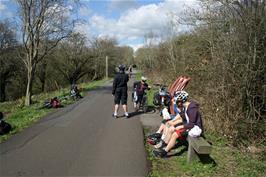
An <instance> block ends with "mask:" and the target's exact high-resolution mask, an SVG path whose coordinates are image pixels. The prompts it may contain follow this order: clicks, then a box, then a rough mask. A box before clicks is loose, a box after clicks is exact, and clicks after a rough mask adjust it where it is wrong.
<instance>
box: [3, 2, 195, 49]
mask: <svg viewBox="0 0 266 177" xmlns="http://www.w3.org/2000/svg"><path fill="white" fill-rule="evenodd" d="M70 6H71V5H70ZM71 8H77V9H75V10H76V12H77V13H76V14H75V17H77V18H79V19H81V22H80V23H78V24H77V26H76V27H75V30H76V31H77V32H80V33H83V34H85V35H86V36H87V37H88V38H92V37H113V38H116V39H117V41H118V44H119V45H121V46H123V45H128V46H131V47H133V48H134V50H136V49H138V48H139V47H142V46H143V45H145V44H148V43H158V42H160V41H163V40H164V39H166V38H167V37H169V35H170V36H171V35H176V34H178V33H181V32H184V31H188V30H189V26H186V25H180V24H179V25H171V24H173V22H175V21H176V20H178V19H179V18H180V17H181V16H182V15H183V13H184V10H185V9H186V8H197V0H80V6H78V7H76V6H71ZM16 17H17V7H16V4H15V3H14V1H13V0H0V20H3V19H6V18H9V19H15V18H16ZM174 24H176V23H174ZM166 34H167V35H166ZM151 36H152V37H151Z"/></svg>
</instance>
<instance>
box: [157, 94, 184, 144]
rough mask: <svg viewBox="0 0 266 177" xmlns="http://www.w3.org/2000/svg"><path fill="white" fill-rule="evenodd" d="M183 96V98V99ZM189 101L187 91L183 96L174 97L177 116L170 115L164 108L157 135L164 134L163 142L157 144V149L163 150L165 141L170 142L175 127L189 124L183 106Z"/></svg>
mask: <svg viewBox="0 0 266 177" xmlns="http://www.w3.org/2000/svg"><path fill="white" fill-rule="evenodd" d="M181 96H182V98H181ZM187 99H188V94H187V93H186V92H185V91H182V94H180V95H179V94H177V95H175V97H174V100H175V101H176V103H175V109H174V112H175V115H170V113H169V112H168V109H167V108H164V109H163V111H162V115H163V120H162V123H161V125H160V127H159V129H158V130H157V132H156V133H160V134H162V136H161V141H159V143H158V144H156V145H155V146H154V147H155V148H161V147H163V146H165V145H166V143H165V141H168V140H169V138H170V137H171V135H172V133H173V132H174V129H175V127H177V126H178V125H182V124H184V123H186V122H187V119H186V117H185V115H184V107H183V104H182V103H184V102H186V100H187Z"/></svg>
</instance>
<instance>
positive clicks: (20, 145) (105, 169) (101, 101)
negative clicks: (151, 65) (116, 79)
mask: <svg viewBox="0 0 266 177" xmlns="http://www.w3.org/2000/svg"><path fill="white" fill-rule="evenodd" d="M130 84H132V83H130ZM129 98H130V97H129ZM112 104H113V97H112V95H111V83H109V84H108V86H106V87H103V88H101V89H98V90H97V91H96V90H95V91H91V92H89V94H88V96H87V97H85V98H83V99H82V100H80V101H79V102H77V103H75V104H73V105H70V106H68V107H66V108H63V109H61V110H59V111H57V112H55V113H53V114H50V115H49V116H47V117H45V118H44V119H42V120H41V121H40V122H38V123H36V124H35V125H34V126H32V127H31V128H28V129H26V130H24V131H23V132H22V133H19V134H17V135H15V136H13V137H12V138H11V139H9V140H8V141H7V142H5V143H2V144H0V176H147V174H148V170H147V161H146V153H145V148H144V145H143V130H142V126H141V122H140V120H139V117H138V116H134V117H131V118H129V119H125V118H118V119H114V118H112V117H111V114H112V106H111V105H112ZM120 112H121V111H120ZM121 114H122V112H121Z"/></svg>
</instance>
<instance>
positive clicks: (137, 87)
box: [133, 76, 150, 111]
mask: <svg viewBox="0 0 266 177" xmlns="http://www.w3.org/2000/svg"><path fill="white" fill-rule="evenodd" d="M146 81H147V78H146V77H144V76H142V77H141V81H137V82H134V85H133V88H134V92H135V93H136V96H137V98H135V99H134V109H135V110H136V111H137V110H138V107H140V105H141V103H142V99H143V96H144V94H145V90H150V86H149V85H148V84H147V83H146Z"/></svg>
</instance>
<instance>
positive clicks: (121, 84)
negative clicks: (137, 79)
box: [112, 65, 129, 118]
mask: <svg viewBox="0 0 266 177" xmlns="http://www.w3.org/2000/svg"><path fill="white" fill-rule="evenodd" d="M118 69H119V72H118V73H117V74H116V75H115V78H114V81H113V90H112V95H113V96H114V102H115V106H114V113H113V116H114V117H115V118H117V112H118V109H119V104H120V102H121V104H122V107H123V109H124V115H125V116H126V117H127V118H128V117H129V114H128V112H127V82H128V80H129V78H128V75H127V74H126V73H125V69H126V67H125V65H119V67H118Z"/></svg>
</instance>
